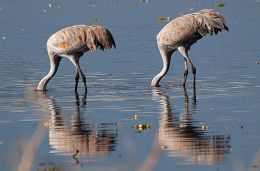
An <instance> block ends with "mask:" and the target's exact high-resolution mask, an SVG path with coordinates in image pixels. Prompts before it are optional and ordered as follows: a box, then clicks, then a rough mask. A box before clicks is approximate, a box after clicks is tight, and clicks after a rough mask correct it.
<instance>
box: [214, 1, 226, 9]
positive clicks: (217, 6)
mask: <svg viewBox="0 0 260 171" xmlns="http://www.w3.org/2000/svg"><path fill="white" fill-rule="evenodd" d="M224 6H225V4H224V3H222V2H216V3H215V4H214V7H215V8H222V7H224Z"/></svg>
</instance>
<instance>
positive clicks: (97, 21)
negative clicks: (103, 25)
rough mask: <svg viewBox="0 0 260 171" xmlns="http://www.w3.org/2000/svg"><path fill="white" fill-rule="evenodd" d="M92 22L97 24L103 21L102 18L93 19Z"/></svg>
mask: <svg viewBox="0 0 260 171" xmlns="http://www.w3.org/2000/svg"><path fill="white" fill-rule="evenodd" d="M92 20H93V21H94V22H96V23H99V22H100V21H101V18H100V17H93V18H92Z"/></svg>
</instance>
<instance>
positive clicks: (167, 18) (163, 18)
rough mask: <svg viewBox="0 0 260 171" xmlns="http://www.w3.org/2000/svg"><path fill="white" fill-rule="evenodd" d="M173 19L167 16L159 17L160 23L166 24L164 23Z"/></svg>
mask: <svg viewBox="0 0 260 171" xmlns="http://www.w3.org/2000/svg"><path fill="white" fill-rule="evenodd" d="M170 20H171V17H166V16H157V21H158V22H164V21H170Z"/></svg>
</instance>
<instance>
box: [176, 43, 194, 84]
mask: <svg viewBox="0 0 260 171" xmlns="http://www.w3.org/2000/svg"><path fill="white" fill-rule="evenodd" d="M178 50H179V52H180V53H181V54H182V56H183V57H184V60H187V61H188V63H189V64H190V66H191V69H192V73H193V86H195V80H196V68H195V66H194V65H193V64H192V62H191V60H190V58H189V55H188V50H187V48H185V47H182V46H180V47H178ZM184 79H185V78H184ZM184 85H185V84H184Z"/></svg>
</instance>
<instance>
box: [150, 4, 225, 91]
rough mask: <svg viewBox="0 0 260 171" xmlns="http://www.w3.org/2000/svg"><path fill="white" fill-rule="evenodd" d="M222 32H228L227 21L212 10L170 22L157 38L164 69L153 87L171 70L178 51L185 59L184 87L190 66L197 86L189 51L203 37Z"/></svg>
mask: <svg viewBox="0 0 260 171" xmlns="http://www.w3.org/2000/svg"><path fill="white" fill-rule="evenodd" d="M222 30H227V31H228V26H227V24H226V21H225V19H224V17H223V16H222V15H221V14H219V13H218V12H215V11H214V10H212V9H203V10H201V11H198V12H196V13H191V14H186V15H182V16H180V17H177V18H175V19H174V20H172V21H170V22H169V23H168V24H167V25H166V26H164V28H163V29H162V30H161V31H160V32H159V33H158V34H157V36H156V39H157V45H158V48H159V51H160V54H161V56H162V61H163V68H162V70H161V71H160V72H159V74H157V75H156V76H155V77H154V78H153V80H152V82H151V85H152V86H155V87H158V86H159V82H160V80H161V79H162V78H163V77H164V76H165V75H166V74H167V72H168V70H169V68H170V61H171V55H172V54H173V52H175V51H176V50H178V51H179V52H180V53H181V55H182V56H183V58H184V81H183V86H185V84H186V79H187V76H188V64H190V66H191V69H192V73H193V85H194V86H195V77H196V68H195V66H194V65H193V63H192V62H191V60H190V58H189V55H188V50H189V49H190V47H191V46H192V45H193V44H194V43H196V42H197V41H198V40H199V39H201V38H202V37H203V36H205V35H207V34H209V35H213V34H218V32H221V31H222Z"/></svg>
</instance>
